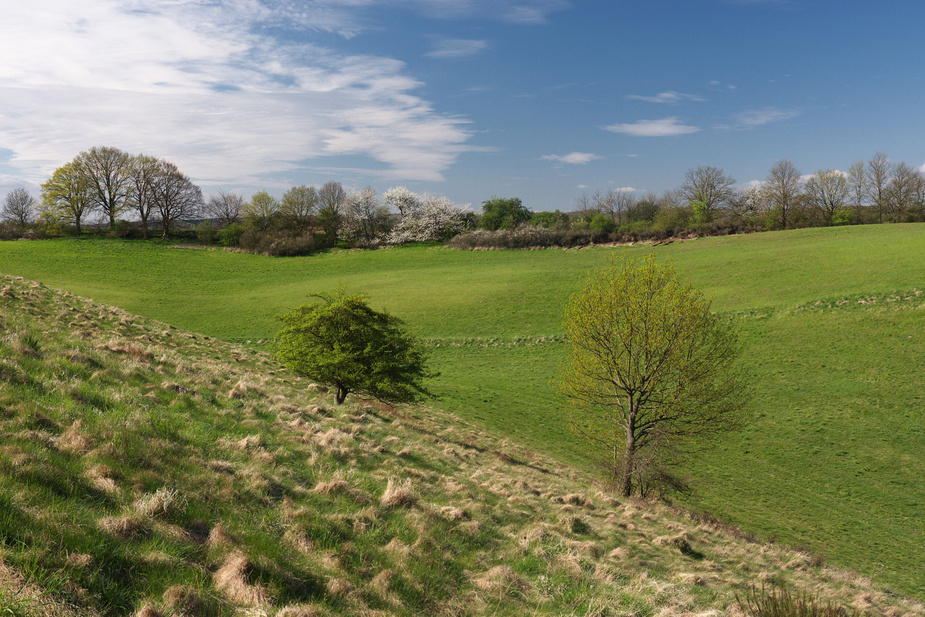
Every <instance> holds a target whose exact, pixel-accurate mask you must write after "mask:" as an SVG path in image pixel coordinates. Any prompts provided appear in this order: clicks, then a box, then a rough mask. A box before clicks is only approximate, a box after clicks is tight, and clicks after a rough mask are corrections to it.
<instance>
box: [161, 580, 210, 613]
mask: <svg viewBox="0 0 925 617" xmlns="http://www.w3.org/2000/svg"><path fill="white" fill-rule="evenodd" d="M163 600H164V606H165V607H167V608H168V609H170V610H171V611H173V612H174V613H176V614H177V615H180V616H182V617H199V616H200V615H205V614H206V612H207V611H208V610H209V605H208V603H207V602H206V601H205V599H204V598H203V597H202V595H200V593H199V592H198V591H196V590H195V589H193V588H192V587H187V586H186V585H174V586H173V587H170V588H169V589H168V590H167V591H165V592H164V596H163Z"/></svg>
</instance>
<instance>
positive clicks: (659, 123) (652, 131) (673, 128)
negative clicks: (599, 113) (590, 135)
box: [602, 116, 700, 137]
mask: <svg viewBox="0 0 925 617" xmlns="http://www.w3.org/2000/svg"><path fill="white" fill-rule="evenodd" d="M602 128H603V129H604V130H605V131H611V132H613V133H623V134H625V135H632V136H634V137H673V136H675V135H688V134H690V133H696V132H698V131H699V130H700V128H698V127H696V126H691V125H688V124H684V123H683V122H681V121H680V120H679V119H678V118H676V117H674V116H669V117H667V118H661V119H658V120H638V121H636V122H633V123H631V124H611V125H610V126H605V127H602Z"/></svg>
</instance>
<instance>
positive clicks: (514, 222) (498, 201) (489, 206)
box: [479, 197, 532, 231]
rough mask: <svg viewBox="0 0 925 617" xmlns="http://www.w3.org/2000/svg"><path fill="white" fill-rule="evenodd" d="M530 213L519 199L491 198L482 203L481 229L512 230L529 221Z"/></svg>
mask: <svg viewBox="0 0 925 617" xmlns="http://www.w3.org/2000/svg"><path fill="white" fill-rule="evenodd" d="M531 215H532V213H531V212H530V211H529V210H528V209H527V207H526V206H524V205H523V203H522V202H521V201H520V198H519V197H492V198H491V199H489V200H487V201H484V202H482V218H481V219H480V220H479V227H481V228H482V229H488V230H491V231H493V230H496V229H513V228H515V227H517V226H518V225H520V224H521V223H526V222H527V221H529V220H530V216H531Z"/></svg>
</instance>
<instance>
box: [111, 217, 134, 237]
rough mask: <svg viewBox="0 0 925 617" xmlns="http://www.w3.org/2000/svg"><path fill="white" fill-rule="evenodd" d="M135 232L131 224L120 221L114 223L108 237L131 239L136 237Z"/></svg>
mask: <svg viewBox="0 0 925 617" xmlns="http://www.w3.org/2000/svg"><path fill="white" fill-rule="evenodd" d="M134 232H135V228H134V226H133V225H132V224H131V223H130V222H128V221H123V220H118V221H116V222H115V223H113V225H112V227H110V228H109V231H108V232H107V233H106V235H108V236H109V237H110V238H130V237H132V236H133V235H134Z"/></svg>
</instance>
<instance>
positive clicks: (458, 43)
mask: <svg viewBox="0 0 925 617" xmlns="http://www.w3.org/2000/svg"><path fill="white" fill-rule="evenodd" d="M486 49H488V41H482V40H479V39H446V38H439V39H434V49H433V50H432V51H429V52H428V53H426V54H425V55H426V56H427V57H428V58H448V59H456V58H468V57H470V56H476V55H478V54H480V53H482V52H483V51H485V50H486Z"/></svg>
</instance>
